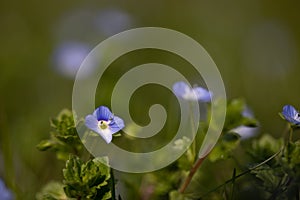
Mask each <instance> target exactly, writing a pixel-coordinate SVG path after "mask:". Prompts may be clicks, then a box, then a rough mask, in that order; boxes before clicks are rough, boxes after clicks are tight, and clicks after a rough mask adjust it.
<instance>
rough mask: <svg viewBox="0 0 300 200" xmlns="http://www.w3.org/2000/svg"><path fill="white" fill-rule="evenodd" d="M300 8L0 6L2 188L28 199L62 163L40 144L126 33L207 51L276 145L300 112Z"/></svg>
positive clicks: (251, 4)
mask: <svg viewBox="0 0 300 200" xmlns="http://www.w3.org/2000/svg"><path fill="white" fill-rule="evenodd" d="M299 10H300V2H299V1H298V0H287V1H269V0H251V1H250V0H249V1H238V0H230V1H221V0H214V1H196V0H194V1H174V0H163V1H162V0H152V1H121V0H119V1H101V2H100V1H74V0H73V1H70V0H65V1H38V0H28V1H16V0H12V1H5V0H4V1H1V2H0V178H2V179H4V180H5V182H6V184H7V185H8V187H10V188H12V189H13V190H14V191H15V192H17V193H18V194H19V195H20V196H22V199H33V198H34V196H35V193H36V192H37V191H38V190H40V188H41V187H42V186H43V185H44V184H45V183H46V182H47V181H48V180H51V179H57V180H59V179H60V178H61V176H62V174H61V168H62V167H63V165H64V163H62V162H57V161H56V158H55V156H54V155H52V154H51V153H45V152H39V151H38V150H37V149H36V147H35V146H36V144H37V143H38V142H39V141H40V140H41V139H44V138H47V137H48V132H49V131H50V126H49V117H51V116H56V115H57V114H58V113H59V111H60V110H61V109H63V108H65V107H66V108H71V106H72V105H71V98H72V86H73V81H74V74H75V73H76V67H78V63H79V64H80V61H81V60H82V58H83V57H84V55H86V53H87V52H88V51H89V50H91V49H92V48H93V47H94V46H96V45H97V44H98V43H99V42H101V41H102V40H104V39H105V38H107V37H109V36H110V35H113V34H116V33H118V32H120V31H122V30H126V29H130V28H134V27H144V26H157V27H165V28H170V29H174V30H177V31H180V32H182V33H184V34H186V35H189V36H191V37H192V38H194V39H195V40H197V41H198V42H199V43H200V44H202V45H203V47H204V48H205V49H206V50H207V51H208V53H209V54H210V55H211V57H212V58H213V59H214V61H215V63H216V64H217V66H218V67H219V70H220V72H221V74H222V77H223V80H224V83H225V87H226V91H227V95H228V97H229V98H235V97H243V98H244V99H245V100H246V102H247V103H248V105H249V106H250V108H251V109H252V110H253V112H254V113H255V116H256V117H257V119H258V120H259V121H260V123H261V132H270V133H272V134H273V135H275V136H279V134H280V133H281V130H282V129H283V128H284V123H282V122H281V119H280V117H279V116H278V112H280V111H281V109H282V106H283V105H284V104H292V105H294V106H295V107H297V108H299V109H300V83H299V73H300V59H299V58H300V53H299V52H300V13H299Z"/></svg>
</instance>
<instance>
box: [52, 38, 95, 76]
mask: <svg viewBox="0 0 300 200" xmlns="http://www.w3.org/2000/svg"><path fill="white" fill-rule="evenodd" d="M89 52H90V48H89V47H88V45H86V44H85V43H80V42H64V43H62V44H61V45H59V46H58V47H57V48H56V50H55V53H54V63H55V68H56V70H57V71H58V72H59V73H60V74H62V75H64V76H68V77H71V78H75V75H76V73H77V71H78V69H79V68H80V65H81V63H82V62H83V60H84V58H85V57H86V56H87V55H88V53H89ZM90 73H91V71H86V72H85V74H86V75H89V74H90Z"/></svg>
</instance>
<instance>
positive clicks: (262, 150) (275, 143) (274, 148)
mask: <svg viewBox="0 0 300 200" xmlns="http://www.w3.org/2000/svg"><path fill="white" fill-rule="evenodd" d="M283 145H284V142H283V139H282V138H279V139H275V138H274V137H272V136H271V135H268V134H265V135H262V137H261V138H260V139H256V140H254V141H253V142H252V148H251V149H248V152H249V154H250V155H251V156H252V157H253V158H254V159H255V160H256V161H257V162H261V161H263V160H265V159H267V158H268V157H270V156H271V155H273V154H274V153H276V152H278V151H279V150H280V149H281V148H282V147H283Z"/></svg>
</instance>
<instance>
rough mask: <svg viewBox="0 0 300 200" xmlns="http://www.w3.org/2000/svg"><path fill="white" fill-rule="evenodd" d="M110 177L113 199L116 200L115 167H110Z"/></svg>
mask: <svg viewBox="0 0 300 200" xmlns="http://www.w3.org/2000/svg"><path fill="white" fill-rule="evenodd" d="M110 178H111V196H112V200H116V189H115V177H114V172H113V169H112V168H111V169H110Z"/></svg>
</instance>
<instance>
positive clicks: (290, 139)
mask: <svg viewBox="0 0 300 200" xmlns="http://www.w3.org/2000/svg"><path fill="white" fill-rule="evenodd" d="M292 141H293V127H291V126H290V131H289V142H292Z"/></svg>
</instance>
